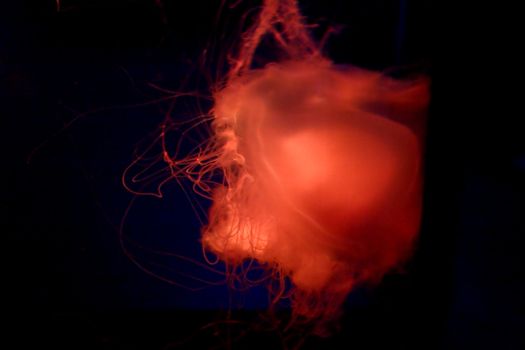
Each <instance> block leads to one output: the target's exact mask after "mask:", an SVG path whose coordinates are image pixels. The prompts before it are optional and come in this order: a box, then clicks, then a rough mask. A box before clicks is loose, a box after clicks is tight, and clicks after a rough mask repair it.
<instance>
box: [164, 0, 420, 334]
mask: <svg viewBox="0 0 525 350" xmlns="http://www.w3.org/2000/svg"><path fill="white" fill-rule="evenodd" d="M264 38H271V40H273V42H274V43H276V46H277V47H278V50H279V52H280V54H279V58H278V59H276V60H274V61H273V62H270V63H268V64H266V65H264V66H263V67H255V65H254V64H253V58H254V56H255V55H256V50H257V48H258V47H259V45H260V44H261V41H262V40H263V39H264ZM229 67H230V69H229V71H228V73H227V74H226V75H225V77H224V79H222V80H221V81H219V82H218V83H217V84H216V85H215V86H214V87H213V108H212V109H211V110H210V112H209V116H210V118H209V119H211V122H210V127H211V131H212V136H211V138H210V140H209V141H208V142H207V144H206V145H205V146H204V147H199V148H198V149H197V150H196V151H195V153H194V154H192V155H190V156H187V157H186V158H185V159H177V158H176V157H175V156H167V155H165V161H166V162H168V163H169V165H170V167H171V168H172V169H176V171H175V173H176V174H177V176H180V174H183V175H184V176H186V177H187V178H188V179H189V180H190V181H191V182H192V183H193V188H194V189H195V191H196V192H198V193H200V194H202V195H204V196H206V197H207V198H209V199H210V200H211V201H212V205H211V207H210V209H209V212H208V218H207V222H206V223H205V225H204V226H203V227H202V235H201V243H202V246H203V248H204V249H205V251H206V252H207V253H212V254H214V255H215V256H216V257H217V258H218V259H219V260H220V261H222V262H224V263H225V264H226V265H227V266H230V267H232V269H231V271H234V270H235V267H236V266H242V265H243V264H244V263H245V262H246V261H256V262H257V263H258V264H259V266H264V267H265V268H266V269H268V270H269V271H270V272H271V276H273V279H274V280H277V282H278V283H277V285H278V286H280V287H278V288H275V287H272V291H273V293H274V296H275V298H274V299H273V300H274V302H278V301H279V299H280V298H283V297H286V298H288V299H289V300H290V303H291V304H290V305H291V310H292V314H293V318H294V319H295V320H303V321H305V322H310V323H314V324H316V325H322V324H324V323H326V322H329V321H331V320H334V319H337V317H338V316H339V315H340V313H341V310H342V305H343V303H344V301H345V298H346V297H347V295H348V294H349V293H350V292H351V291H352V290H353V289H354V288H356V287H357V286H360V285H364V284H374V283H378V282H379V281H380V280H381V279H382V277H383V276H384V275H385V274H386V273H388V272H390V271H392V270H394V269H396V268H398V267H400V266H401V265H402V264H403V263H404V262H406V261H407V259H408V258H409V257H410V255H411V253H412V251H413V249H414V245H415V242H416V240H417V234H418V230H419V225H420V218H421V210H422V204H421V197H422V152H423V145H424V144H423V141H424V125H425V112H426V109H427V105H428V102H429V89H428V86H429V80H428V78H426V77H424V76H419V77H414V78H411V79H407V80H399V79H395V78H392V77H389V76H388V75H386V74H384V73H382V72H374V71H369V70H365V69H361V68H357V67H352V66H350V65H346V66H342V65H336V64H334V63H333V62H331V60H330V59H329V58H328V57H326V56H325V55H323V54H322V50H321V48H320V45H319V44H318V43H316V42H315V41H314V40H313V39H312V38H311V36H310V35H309V32H308V30H307V27H306V25H305V24H304V20H303V17H302V16H301V14H300V12H299V7H298V4H297V2H296V0H265V1H263V4H262V7H261V9H260V12H259V13H258V15H257V17H256V18H255V20H254V22H253V24H252V26H251V27H250V28H248V30H247V31H246V32H245V33H244V34H243V35H242V40H241V42H240V45H239V47H238V49H237V50H236V51H235V52H234V53H233V54H232V55H231V60H230V62H229ZM166 154H168V153H167V152H166ZM321 328H322V327H321V326H320V328H319V329H321Z"/></svg>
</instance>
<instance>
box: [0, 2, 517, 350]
mask: <svg viewBox="0 0 525 350" xmlns="http://www.w3.org/2000/svg"><path fill="white" fill-rule="evenodd" d="M252 3H253V2H252ZM252 3H250V2H249V1H244V2H241V4H240V5H239V6H237V7H236V8H234V9H229V8H228V6H225V8H224V9H223V12H222V15H221V18H220V20H218V21H217V19H216V18H217V13H218V11H219V7H220V5H221V2H220V1H218V0H217V1H214V0H209V1H206V0H193V1H185V2H182V1H161V4H162V6H158V5H156V3H155V1H149V0H144V1H138V0H137V1H132V0H114V1H109V0H108V1H94V0H93V1H80V0H71V1H67V0H65V1H63V2H62V8H61V11H59V12H57V9H56V5H55V2H54V1H34V2H29V1H12V2H10V3H8V4H3V5H2V7H3V11H2V15H3V16H2V22H1V34H0V40H1V43H0V45H1V46H0V50H1V52H0V54H1V56H0V65H1V66H0V67H1V68H0V69H1V70H0V74H1V82H2V83H1V84H2V85H0V88H1V90H0V93H1V94H0V97H1V98H2V109H4V112H2V117H1V118H2V125H3V126H2V144H3V147H2V150H3V153H4V159H3V163H2V164H3V171H2V174H3V175H4V176H6V179H5V180H4V181H3V185H4V186H3V189H2V197H3V198H2V211H3V212H4V213H5V219H4V220H2V221H3V224H4V225H5V229H2V234H3V237H4V238H5V240H4V245H3V247H4V249H3V254H2V255H3V257H4V258H5V263H4V267H5V270H6V273H5V275H4V278H3V283H2V285H3V289H4V291H6V292H7V293H6V296H4V303H5V306H4V308H3V309H4V311H3V312H2V314H3V319H4V320H5V322H7V324H8V329H7V331H8V333H9V334H10V335H11V337H9V339H10V340H9V341H8V342H9V343H10V344H11V345H10V346H8V348H21V349H25V348H34V347H36V346H51V347H52V348H67V349H78V348H81V349H161V348H164V347H167V348H183V349H196V348H218V349H220V348H227V345H228V343H229V344H230V345H229V346H231V348H233V349H244V348H267V349H273V348H279V346H280V342H281V341H282V339H281V338H280V337H279V336H278V335H277V334H275V333H272V332H268V331H262V330H261V331H256V330H251V329H253V328H254V327H253V322H256V321H254V320H256V319H257V318H256V317H257V316H256V315H257V311H256V310H257V309H260V308H264V306H265V296H264V293H263V291H262V290H261V289H256V290H254V291H252V292H249V293H243V294H242V295H240V296H239V295H236V296H235V297H236V298H239V297H240V298H241V299H242V305H243V309H245V310H244V311H238V310H237V309H238V308H237V307H235V305H237V304H234V307H233V308H232V312H233V316H231V318H232V319H235V320H238V321H241V325H240V326H230V327H229V328H228V327H226V326H224V324H223V323H221V322H220V321H221V320H224V319H225V318H226V317H227V311H228V305H229V294H228V291H227V289H226V288H225V287H224V286H222V287H210V288H206V289H205V290H202V291H199V292H192V291H188V290H187V289H184V288H179V287H176V286H172V285H169V284H167V283H165V282H162V281H160V280H158V279H156V278H153V277H152V276H150V275H148V274H146V273H145V272H143V271H140V270H139V269H137V268H136V266H135V265H133V264H132V263H131V261H130V260H129V259H128V258H127V257H126V256H125V254H124V253H123V251H122V248H121V247H120V245H119V239H118V225H119V223H120V220H121V218H122V216H123V215H124V211H125V209H126V208H127V207H128V204H129V201H130V200H131V199H132V198H133V196H132V195H131V194H130V193H128V192H126V191H125V190H124V188H123V187H122V185H121V183H120V175H121V174H122V171H123V169H124V168H125V167H126V166H127V165H128V164H129V163H130V162H131V161H132V160H133V151H134V150H135V148H136V147H137V145H140V144H141V141H143V140H144V139H145V138H147V135H148V134H149V133H151V132H154V131H155V130H156V127H157V126H158V125H159V123H160V122H161V121H162V118H163V116H164V113H166V111H167V105H166V104H163V103H149V102H151V101H152V100H155V99H156V98H158V97H159V96H163V95H162V94H160V93H159V92H158V91H157V90H155V89H153V88H152V87H151V85H150V84H152V83H153V84H155V85H158V86H160V87H163V88H171V89H180V88H190V89H206V87H207V85H206V79H203V80H197V79H193V80H191V79H190V81H191V83H189V85H187V86H181V84H180V82H181V81H183V80H184V79H187V78H188V77H196V76H199V73H202V75H203V76H214V75H217V74H221V67H222V68H223V66H221V65H220V59H219V56H220V53H223V54H224V51H226V50H227V49H228V48H230V47H231V46H232V45H234V44H235V33H237V34H238V32H239V26H238V23H240V18H241V15H242V14H243V13H245V10H246V9H249V8H252V7H253V6H252ZM255 3H256V2H255ZM300 3H301V9H302V11H303V13H304V14H305V15H306V16H307V18H308V20H309V21H310V22H314V23H319V28H317V29H315V30H314V34H315V35H316V36H317V37H320V35H321V34H322V32H323V31H324V30H326V28H327V26H334V27H336V28H339V34H336V35H334V37H333V39H331V40H330V41H329V42H328V44H327V46H326V51H327V54H328V56H329V57H331V58H332V59H333V60H334V61H335V62H336V63H341V64H343V63H352V64H355V65H358V66H362V67H366V68H370V69H384V68H387V67H391V66H403V65H406V64H415V65H416V67H418V69H420V70H423V71H425V72H426V73H427V74H429V75H430V76H431V78H432V102H431V108H430V113H429V123H428V138H427V154H426V158H425V160H426V170H425V192H424V193H425V199H424V205H425V206H424V217H423V227H422V230H421V237H420V242H419V244H418V247H417V250H416V252H415V256H414V258H413V259H412V260H411V262H410V263H409V264H408V266H407V267H406V271H405V272H404V273H402V274H392V275H389V276H387V278H386V279H385V281H383V283H382V284H381V285H380V286H379V287H378V288H376V289H374V290H361V291H357V292H356V293H354V294H353V295H352V296H350V297H349V300H348V303H347V307H346V313H345V316H344V317H343V319H342V321H341V330H340V332H339V333H337V334H336V335H334V336H333V337H330V338H327V339H309V338H308V339H306V342H305V344H304V346H305V348H307V349H321V348H323V349H325V348H326V349H336V348H337V349H346V348H353V349H364V348H367V349H368V348H379V347H388V348H392V349H429V348H430V349H433V348H440V349H455V348H462V349H466V348H477V349H519V348H523V346H524V345H525V344H524V343H523V336H522V335H521V334H520V331H522V330H523V327H524V311H523V309H524V307H523V306H524V305H523V295H524V294H525V293H524V292H525V290H524V284H523V279H522V278H521V273H522V271H521V267H522V262H523V258H522V254H523V253H522V251H523V232H525V230H524V222H525V220H524V218H523V215H524V214H523V213H524V212H523V207H524V206H523V201H524V193H525V189H524V186H525V184H524V183H525V182H524V178H525V151H524V148H523V143H522V142H521V135H520V129H519V128H517V127H516V126H515V125H514V124H513V123H511V122H509V121H512V119H513V116H512V113H511V114H509V113H508V112H503V109H502V108H494V109H493V108H492V107H489V100H490V99H491V98H493V96H492V94H491V93H483V90H485V86H487V88H489V87H488V85H489V84H488V83H486V82H485V83H481V85H478V83H477V82H474V80H470V76H469V75H468V74H473V75H477V74H478V73H479V71H477V70H476V71H475V70H474V69H473V68H472V63H473V62H471V61H469V59H470V58H465V57H463V56H461V53H460V51H455V50H452V49H451V48H448V47H446V46H444V45H442V43H441V41H440V38H439V36H436V35H435V29H436V28H435V27H434V24H435V23H439V26H437V27H438V28H437V31H438V32H439V31H440V28H441V26H442V25H446V24H447V23H446V20H443V19H439V20H437V21H436V20H435V18H434V12H433V11H434V9H433V7H432V6H431V2H430V1H401V0H400V1H386V0H383V1H381V0H368V1H356V0H352V1H342V0H341V1H335V0H325V1H314V0H310V1H301V2H300ZM220 30H225V31H226V33H227V35H226V38H223V39H221V37H220V35H219V34H218V31H220ZM473 32H474V31H473ZM458 35H460V34H458ZM460 38H461V39H460V40H458V41H459V43H460V46H462V45H469V44H470V43H471V41H470V31H469V33H468V34H463V33H462V34H461V36H460ZM487 40H488V41H487V43H488V44H487V45H490V40H489V39H487ZM210 43H213V44H215V46H214V47H215V51H212V52H210V53H209V54H208V57H209V60H210V61H209V62H205V63H204V65H202V66H201V65H199V64H198V62H199V57H201V53H202V50H203V48H205V47H208V48H209V47H210V46H209V45H210ZM214 55H215V56H214ZM214 57H215V58H214ZM214 59H215V61H214ZM450 66H453V68H455V69H456V70H451V71H450V72H449V71H448V70H449V67H450ZM201 67H205V69H203V71H199V69H200V68H201ZM469 67H470V68H469ZM456 71H457V72H459V73H457V74H456ZM451 72H454V74H451ZM483 74H485V73H483ZM487 74H490V73H487ZM451 75H452V79H451ZM192 84H193V85H192ZM505 86H506V85H499V86H498V88H501V89H504V87H505ZM468 92H471V94H469V93H468ZM144 103H145V104H144ZM194 107H195V106H194V105H192V107H191V108H194ZM484 114H488V118H485V117H484V116H483V117H482V115H484ZM79 116H80V117H79ZM73 120H74V122H72V123H71V121H73ZM4 125H5V126H4ZM165 192H166V193H167V194H166V196H165V198H164V199H162V200H158V199H149V198H148V199H140V200H139V202H140V203H138V204H136V205H134V206H133V207H132V208H133V209H132V210H131V212H130V216H129V223H128V226H129V227H130V229H129V230H130V231H133V232H132V233H130V234H135V235H137V237H140V239H141V240H142V242H143V243H146V244H147V245H149V246H162V247H163V248H165V249H168V250H169V249H170V248H173V250H174V251H177V252H179V253H180V252H184V254H186V255H188V256H191V257H194V258H195V259H200V254H201V253H200V250H199V248H198V227H199V223H198V221H197V220H196V218H195V217H194V215H193V212H192V210H191V207H190V206H189V204H188V201H187V200H186V199H185V197H184V196H183V194H182V192H181V191H180V190H178V189H177V185H176V184H174V185H172V186H168V187H166V188H165ZM174 212H176V213H174ZM142 258H144V259H146V261H147V259H148V258H150V257H148V256H144V257H142ZM175 260H176V259H175ZM165 263H166V264H169V265H170V266H171V264H173V266H175V267H176V268H177V269H178V270H182V271H186V272H187V273H189V274H194V275H198V276H200V275H199V274H202V273H203V272H202V271H201V270H199V269H198V268H195V267H194V266H191V264H187V265H185V264H184V263H181V262H180V261H171V260H170V261H167V262H165ZM162 272H165V271H162ZM176 276H177V275H175V276H174V275H171V276H170V277H176ZM210 322H211V324H212V326H210V327H206V325H207V324H209V323H210ZM247 329H248V330H250V331H249V332H248V333H247V334H242V331H243V330H247ZM239 334H242V336H240V337H238V338H236V336H237V335H239ZM232 339H233V340H232ZM235 339H236V340H235ZM170 346H171V347H170Z"/></svg>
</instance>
